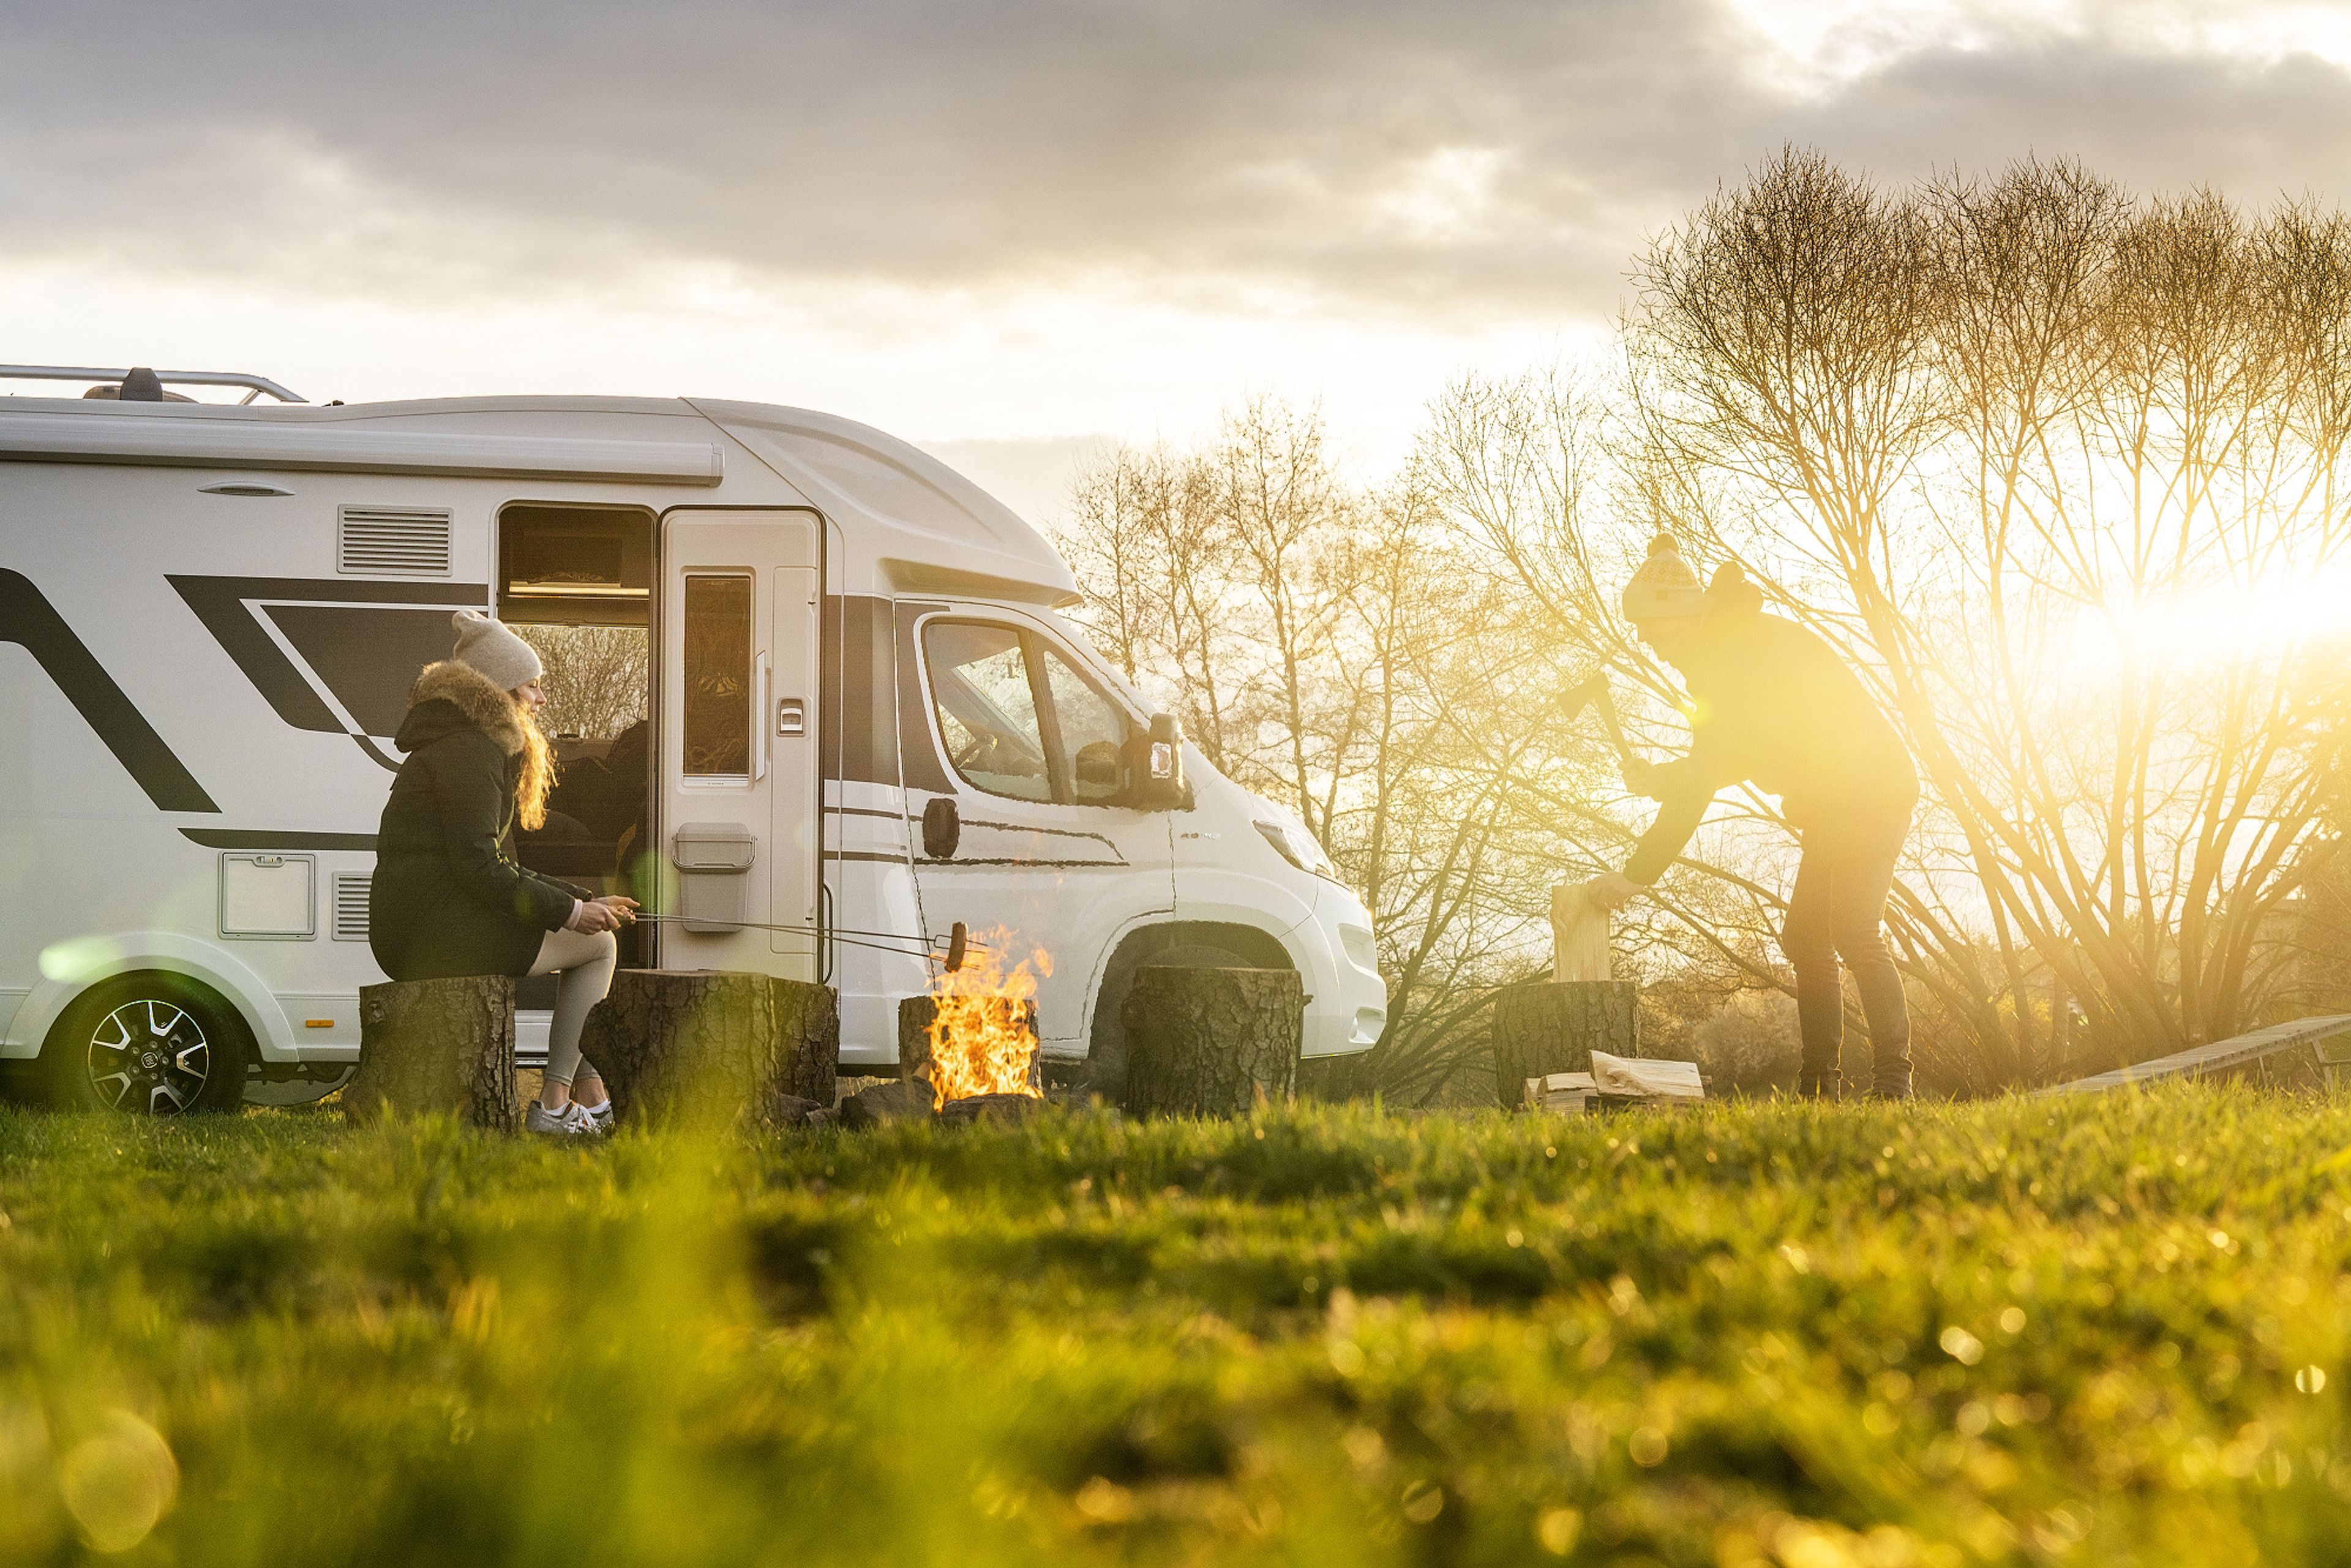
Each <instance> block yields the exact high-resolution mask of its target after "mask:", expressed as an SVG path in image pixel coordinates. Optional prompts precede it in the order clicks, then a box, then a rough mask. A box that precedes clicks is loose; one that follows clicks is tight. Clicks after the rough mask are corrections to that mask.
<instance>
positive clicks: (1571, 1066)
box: [1493, 980, 1641, 1110]
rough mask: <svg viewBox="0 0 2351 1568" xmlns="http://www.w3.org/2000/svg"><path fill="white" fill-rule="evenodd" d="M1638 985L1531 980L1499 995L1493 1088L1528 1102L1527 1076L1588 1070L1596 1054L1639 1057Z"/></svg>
mask: <svg viewBox="0 0 2351 1568" xmlns="http://www.w3.org/2000/svg"><path fill="white" fill-rule="evenodd" d="M1638 991H1639V988H1637V987H1636V986H1635V984H1634V983H1633V982H1632V981H1630V980H1529V981H1527V982H1525V983H1523V984H1520V985H1516V986H1504V987H1503V988H1501V989H1500V990H1499V991H1497V992H1496V993H1494V1022H1493V1034H1494V1089H1495V1092H1497V1093H1499V1095H1500V1096H1501V1101H1502V1104H1503V1105H1504V1106H1505V1107H1506V1108H1508V1109H1510V1110H1517V1109H1518V1108H1519V1107H1520V1105H1521V1104H1523V1103H1525V1101H1526V1092H1527V1080H1528V1079H1530V1078H1545V1077H1548V1076H1550V1075H1551V1074H1552V1073H1554V1072H1588V1071H1591V1070H1592V1053H1593V1051H1606V1052H1607V1053H1608V1054H1609V1055H1611V1056H1638V1055H1640V1054H1641V1051H1640V1040H1641V1031H1640V1016H1639V1013H1638V1012H1637V1011H1636V1010H1635V1009H1636V1004H1637V998H1638Z"/></svg>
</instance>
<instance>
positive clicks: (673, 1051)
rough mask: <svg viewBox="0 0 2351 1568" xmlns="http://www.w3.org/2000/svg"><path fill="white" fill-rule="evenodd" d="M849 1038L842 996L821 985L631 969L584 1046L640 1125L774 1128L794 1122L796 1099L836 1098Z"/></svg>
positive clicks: (594, 1020) (615, 1100)
mask: <svg viewBox="0 0 2351 1568" xmlns="http://www.w3.org/2000/svg"><path fill="white" fill-rule="evenodd" d="M810 993H816V994H815V995H811V994H810ZM840 1038H841V1014H840V1004H839V1001H838V998H835V997H834V996H833V994H832V992H831V990H829V989H827V988H824V987H821V986H810V985H805V984H802V983H800V982H799V981H794V980H778V979H777V978H775V977H772V976H768V975H749V974H728V973H724V972H720V971H716V970H691V971H688V970H676V969H622V970H621V971H620V972H619V973H617V974H615V975H614V976H613V977H612V989H611V994H610V995H608V996H607V997H605V998H604V999H603V1000H602V1001H601V1002H599V1003H597V1004H596V1006H595V1007H594V1008H593V1009H590V1011H589V1014H588V1021H587V1025H586V1027H585V1028H583V1029H582V1030H580V1054H581V1055H582V1056H585V1057H586V1058H587V1059H588V1060H589V1061H590V1062H591V1063H593V1064H594V1066H595V1068H596V1071H598V1072H599V1073H600V1074H601V1075H602V1077H603V1080H604V1085H605V1087H606V1088H607V1089H608V1090H610V1091H611V1095H612V1109H613V1114H614V1115H615V1116H617V1117H618V1118H620V1119H621V1120H622V1121H624V1122H626V1123H628V1124H630V1125H632V1126H641V1125H648V1124H674V1123H691V1124H705V1125H712V1124H715V1125H726V1126H732V1125H736V1124H743V1123H748V1124H752V1125H754V1126H761V1127H767V1126H774V1125H777V1124H779V1123H781V1122H782V1121H784V1120H785V1119H786V1114H787V1113H788V1111H789V1105H787V1104H786V1103H785V1102H786V1097H788V1096H789V1097H794V1098H799V1099H806V1100H814V1101H818V1102H819V1103H822V1104H830V1103H831V1101H832V1076H833V1069H834V1063H835V1061H837V1059H838V1051H839V1042H840ZM812 1088H813V1089H820V1091H821V1093H820V1094H819V1093H811V1092H810V1089H812Z"/></svg>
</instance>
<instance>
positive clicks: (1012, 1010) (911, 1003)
mask: <svg viewBox="0 0 2351 1568" xmlns="http://www.w3.org/2000/svg"><path fill="white" fill-rule="evenodd" d="M950 999H951V1000H957V1001H964V1000H971V999H974V998H950ZM977 1000H978V1001H979V1002H980V1003H981V1005H982V1006H983V1007H985V1008H986V1009H987V1010H988V1012H989V1014H990V1015H991V1019H990V1021H991V1022H993V1023H995V1024H997V1025H998V1026H1006V1025H1008V1026H1009V1027H1011V1028H1014V1029H1017V1030H1020V1032H1021V1033H1023V1034H1025V1035H1027V1036H1028V1037H1029V1074H1028V1077H1027V1078H1026V1079H1025V1080H1024V1082H1026V1083H1027V1084H1028V1086H1029V1088H1031V1089H1034V1090H1036V1091H1037V1092H1039V1093H1040V1094H1041V1093H1043V1092H1044V1091H1045V1063H1044V1058H1043V1055H1042V1054H1041V1053H1040V1051H1039V1050H1038V1039H1037V1003H1036V1001H1035V1000H1034V999H1033V998H1023V999H1021V1000H1019V1001H1017V1002H1016V1001H1014V1000H1012V999H1011V998H1008V997H1007V998H996V997H987V998H977ZM938 1014H939V998H936V997H905V998H901V999H900V1001H899V1003H898V1076H899V1077H900V1078H902V1079H904V1080H906V1081H907V1082H915V1081H918V1080H919V1081H920V1082H924V1083H929V1082H931V1020H932V1019H935V1018H937V1017H938ZM947 1033H948V1037H949V1038H950V1039H952V1038H953V1037H954V1033H955V1025H954V1024H953V1023H952V1022H950V1023H949V1024H948V1026H947Z"/></svg>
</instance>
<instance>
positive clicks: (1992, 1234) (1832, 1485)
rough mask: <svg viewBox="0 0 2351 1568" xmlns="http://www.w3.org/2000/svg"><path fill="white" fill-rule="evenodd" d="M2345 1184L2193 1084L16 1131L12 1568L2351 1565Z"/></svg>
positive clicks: (11, 1118)
mask: <svg viewBox="0 0 2351 1568" xmlns="http://www.w3.org/2000/svg"><path fill="white" fill-rule="evenodd" d="M2347 1147H2351V1110H2346V1109H2339V1108H2335V1107H2334V1106H2330V1105H2327V1104H2326V1103H2323V1102H2314V1101H2310V1100H2296V1099H2288V1098H2283V1097H2268V1098H2256V1097H2252V1096H2251V1095H2247V1094H2243V1093H2239V1092H2225V1091H2210V1090H2208V1091H2197V1090H2193V1089H2189V1090H2184V1091H2183V1090H2173V1091H2168V1092H2161V1093H2158V1094H2154V1095H2151V1096H2148V1097H2144V1098H2121V1097H2116V1098H2111V1099H2105V1100H2093V1101H2083V1102H2079V1103H2064V1104H2059V1105H2048V1104H2041V1103H2035V1104H2025V1103H2015V1102H2011V1103H1989V1104H1978V1105H1965V1106H1956V1107H1948V1106H1938V1107H1924V1106H1922V1107H1918V1108H1914V1109H1890V1108H1861V1107H1856V1108H1846V1109H1828V1110H1822V1109H1811V1108H1803V1107H1796V1106H1787V1105H1766V1106H1760V1107H1753V1108H1745V1109H1723V1110H1714V1111H1709V1112H1708V1113H1703V1114H1698V1115H1691V1116H1685V1117H1660V1116H1647V1115H1644V1116H1629V1115H1628V1116H1618V1117H1604V1118H1591V1119H1578V1120H1574V1121H1568V1120H1563V1119H1561V1118H1557V1117H1540V1118H1538V1117H1527V1116H1520V1117H1516V1118H1511V1117H1506V1116H1504V1115H1502V1114H1501V1113H1489V1114H1484V1115H1480V1116H1478V1117H1476V1118H1473V1119H1462V1120H1452V1119H1437V1118H1431V1119H1426V1120H1413V1119H1406V1118H1402V1117H1395V1116H1386V1115H1382V1114H1379V1113H1375V1112H1373V1111H1370V1110H1358V1109H1313V1110H1301V1111H1300V1112H1297V1113H1286V1114H1280V1115H1271V1116H1267V1117H1264V1118H1261V1119H1259V1120H1258V1121H1255V1122H1245V1123H1239V1124H1205V1125H1204V1124H1150V1125H1139V1126H1136V1125H1124V1124H1120V1123H1118V1122H1117V1121H1115V1120H1113V1119H1110V1118H1106V1117H1092V1116H1073V1117H1057V1118H1054V1119H1050V1120H1046V1121H1043V1122H1041V1123H1039V1124H1033V1125H1031V1126H1029V1127H1024V1128H1017V1129H1005V1128H998V1129H988V1128H978V1129H970V1130H965V1131H960V1132H953V1133H942V1132H940V1131H936V1130H934V1129H928V1128H923V1129H906V1130H893V1131H890V1132H885V1133H883V1134H876V1135H872V1136H865V1137H859V1136H854V1135H845V1134H837V1133H832V1132H820V1133H812V1134H798V1135H789V1136H786V1137H783V1138H780V1139H778V1140H774V1141H767V1142H759V1143H750V1142H741V1143H736V1142H725V1143H714V1142H697V1141H694V1140H690V1139H685V1138H658V1137H636V1136H623V1137H622V1138H620V1139H618V1140H616V1141H614V1142H613V1143H611V1144H610V1145H604V1146H601V1147H593V1148H586V1149H580V1148H573V1147H568V1146H566V1147H551V1146H548V1145H543V1144H538V1143H532V1142H524V1141H518V1140H506V1141H499V1140H488V1139H484V1138H481V1137H478V1136H474V1135H469V1134H462V1133H460V1132H458V1131H456V1130H455V1129H452V1128H450V1127H447V1126H444V1125H440V1124H416V1125H409V1126H402V1127H394V1128H390V1129H379V1130H375V1131H370V1132H364V1133H354V1132H350V1131H346V1130H345V1129H344V1128H343V1127H342V1126H341V1125H340V1124H339V1123H338V1122H337V1121H336V1120H335V1119H334V1118H332V1117H331V1116H329V1115H322V1114H319V1113H247V1114H246V1115H243V1116H240V1117H235V1118H229V1119H220V1120H211V1121H194V1122H187V1123H178V1124H162V1125H146V1124H129V1123H124V1122H115V1121H106V1120H99V1119H94V1118H87V1117H68V1116H57V1115H52V1114H47V1113H39V1112H33V1111H16V1110H10V1111H0V1210H5V1218H0V1558H5V1559H7V1560H11V1561H29V1562H51V1561H55V1562H68V1561H75V1560H78V1559H80V1558H82V1557H83V1556H84V1554H85V1550H86V1546H87V1545H89V1544H97V1545H101V1546H106V1547H125V1546H127V1547H128V1550H127V1552H125V1554H124V1555H122V1556H121V1557H119V1558H117V1559H115V1560H116V1561H121V1562H130V1563H141V1562H152V1563H180V1564H211V1563H251V1564H256V1565H260V1564H271V1565H280V1568H282V1565H286V1564H304V1563H489V1562H525V1563H611V1562H633V1563H663V1564H696V1563H712V1564H720V1563H726V1564H734V1563H793V1564H805V1563H956V1564H989V1563H1090V1562H1103V1563H1111V1562H1118V1563H1163V1562H1165V1563H1303V1564H1326V1563H1328V1564H1338V1563H1530V1562H1546V1561H1558V1560H1562V1559H1566V1560H1573V1561H1576V1562H1585V1563H1673V1564H1680V1563H1722V1564H1740V1563H1784V1564H1787V1565H1788V1568H1815V1565H1819V1568H1827V1565H1830V1564H1836V1563H1865V1564H1881V1565H1889V1568H1890V1565H1899V1564H1905V1563H1924V1564H1942V1563H1948V1564H1960V1563H2011V1562H2012V1563H2040V1562H2047V1563H2060V1562H2064V1563H2120V1562H2146V1563H2230V1564H2238V1563H2249V1562H2252V1561H2255V1560H2256V1559H2258V1560H2261V1561H2265V1562H2272V1563H2325V1562H2345V1561H2351V1501H2346V1498H2351V1444H2346V1431H2345V1423H2344V1419H2343V1412H2344V1404H2343V1398H2344V1393H2345V1390H2346V1386H2351V1379H2346V1368H2345V1366H2344V1360H2345V1351H2346V1322H2351V1282H2346V1275H2345V1272H2344V1270H2345V1268H2346V1259H2351V1152H2346V1148H2347ZM159 1512H160V1518H159V1517H158V1516H159ZM151 1526H152V1528H151ZM134 1543H135V1544H134Z"/></svg>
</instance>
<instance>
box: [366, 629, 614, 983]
mask: <svg viewBox="0 0 2351 1568" xmlns="http://www.w3.org/2000/svg"><path fill="white" fill-rule="evenodd" d="M408 701H409V708H408V716H407V717H405V718H403V719H402V720H401V724H400V734H399V736H398V737H397V738H396V739H395V740H394V742H393V744H394V745H396V746H397V747H400V749H401V750H402V751H404V752H406V753H407V754H408V759H407V760H406V761H405V762H403V763H402V764H401V766H400V773H399V775H398V776H397V777H396V778H394V779H392V799H391V800H387V801H385V802H384V807H383V824H382V826H381V828H380V829H379V830H378V831H377V833H376V844H375V880H374V882H373V883H371V885H370V887H369V889H368V942H369V945H370V946H371V947H373V948H374V950H375V961H376V962H377V963H379V964H381V965H382V966H383V972H384V973H385V974H387V975H390V976H391V977H392V978H393V979H395V980H428V979H434V978H436V977H441V976H444V975H526V974H528V973H529V972H530V967H531V965H532V963H533V962H534V961H535V960H537V958H538V947H539V943H540V942H541V940H543V939H544V938H545V936H546V935H547V933H549V931H555V930H559V929H561V927H562V926H563V924H564V923H565V922H566V921H568V920H569V919H570V918H571V904H572V901H573V900H574V899H585V898H592V897H594V896H595V895H594V894H591V893H590V892H589V891H588V890H587V889H586V888H584V887H574V886H573V885H571V884H570V883H567V882H558V881H556V880H555V879H554V878H553V877H550V876H542V875H540V874H539V873H537V872H535V871H532V870H530V869H528V867H526V866H520V865H517V864H516V863H515V862H514V861H513V860H511V859H510V858H508V856H507V852H506V847H505V846H506V837H507V832H508V831H509V830H511V829H512V828H513V826H514V820H515V782H516V780H517V779H518V778H519V777H520V776H521V772H522V753H523V732H522V725H523V720H522V717H521V716H520V715H519V714H517V712H516V711H515V706H514V700H513V699H512V698H511V697H509V696H508V695H507V694H506V693H504V692H502V691H500V690H498V688H497V687H496V685H493V684H492V683H491V682H490V681H489V679H488V678H487V677H486V676H484V675H482V674H478V673H476V672H475V670H474V669H473V668H471V667H470V666H468V665H465V664H459V663H457V662H456V661H455V660H454V659H451V660H445V661H444V662H443V663H441V664H428V665H426V666H425V669H424V673H423V674H422V675H419V676H418V677H417V680H416V685H415V688H414V689H413V690H412V691H411V692H410V693H409V695H408Z"/></svg>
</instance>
